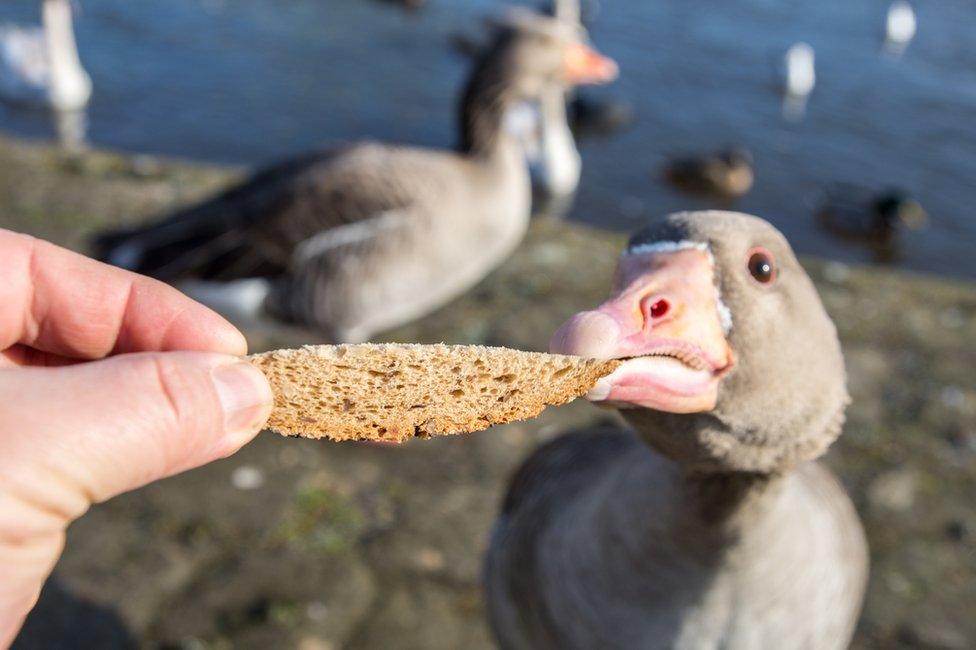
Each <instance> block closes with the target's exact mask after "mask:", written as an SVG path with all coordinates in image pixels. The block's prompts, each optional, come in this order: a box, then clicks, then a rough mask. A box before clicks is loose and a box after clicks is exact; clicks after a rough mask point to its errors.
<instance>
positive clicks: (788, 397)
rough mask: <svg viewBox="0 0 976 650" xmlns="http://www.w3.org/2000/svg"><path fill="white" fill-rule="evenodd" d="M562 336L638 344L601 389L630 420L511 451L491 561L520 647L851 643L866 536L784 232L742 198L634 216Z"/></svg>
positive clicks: (833, 368) (598, 351)
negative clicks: (714, 207) (621, 245)
mask: <svg viewBox="0 0 976 650" xmlns="http://www.w3.org/2000/svg"><path fill="white" fill-rule="evenodd" d="M551 348H552V351H553V352H559V353H563V354H577V355H582V356H586V357H595V358H621V359H626V361H625V362H624V363H623V365H621V367H620V368H618V369H617V370H616V371H615V372H614V373H613V374H611V375H610V376H609V377H606V378H605V379H603V380H601V381H600V382H599V383H598V385H597V386H595V387H594V388H593V390H592V391H591V392H590V394H589V395H588V398H589V399H591V400H592V401H594V402H596V403H598V404H601V405H603V406H607V407H612V408H616V409H619V410H620V413H621V414H622V415H623V416H624V418H625V419H626V420H627V421H628V422H629V423H630V425H631V426H632V427H633V428H632V430H629V431H628V430H615V429H603V430H591V431H578V432H575V433H571V434H569V435H566V436H564V437H562V438H559V439H557V440H556V441H554V442H552V443H549V444H547V445H545V446H543V447H542V448H541V449H539V450H538V451H537V452H536V453H535V454H534V455H533V456H531V457H530V458H529V460H528V461H526V462H525V463H524V464H523V466H522V467H521V468H520V469H519V470H518V472H517V473H516V475H515V477H514V478H513V479H512V481H511V485H510V487H509V490H508V494H507V496H506V497H505V501H504V505H503V508H502V513H501V515H500V517H499V519H498V522H497V523H496V526H495V530H494V533H493V536H492V540H491V543H490V547H489V550H488V554H487V561H486V567H485V582H486V587H487V600H488V606H489V611H490V618H491V625H492V629H493V630H494V633H495V635H496V638H497V639H498V641H499V642H500V644H501V646H502V647H503V648H506V649H513V648H536V649H538V648H560V649H575V648H580V649H582V648H621V649H623V648H688V649H696V650H697V649H700V648H726V649H733V650H735V649H746V648H812V649H815V650H821V649H835V648H838V649H839V648H845V647H847V644H848V642H849V641H850V638H851V635H852V633H853V630H854V625H855V622H856V621H857V618H858V614H859V612H860V609H861V602H862V599H863V595H864V589H865V583H866V578H867V548H866V543H865V539H864V534H863V530H862V528H861V524H860V522H859V520H858V517H857V514H856V513H855V510H854V508H853V506H852V504H851V502H850V500H849V499H848V497H847V496H846V494H845V493H844V491H843V489H842V488H841V486H840V484H839V483H838V482H837V480H836V479H835V478H834V477H833V476H832V475H831V474H830V473H829V472H828V471H827V470H826V469H825V468H824V467H822V466H821V465H819V464H818V463H817V462H816V460H815V459H816V458H817V457H818V456H820V455H821V454H822V453H823V452H824V451H825V450H826V449H827V447H828V446H829V445H830V444H831V443H832V442H833V441H834V439H835V438H836V437H837V436H838V435H839V434H840V431H841V426H842V423H843V420H844V409H845V407H846V405H847V403H848V395H847V390H846V388H845V373H844V362H843V358H842V355H841V349H840V344H839V342H838V340H837V334H836V331H835V329H834V326H833V323H832V322H831V321H830V319H829V317H828V316H827V314H826V312H825V311H824V308H823V306H822V304H821V302H820V299H819V297H818V295H817V292H816V289H815V288H814V286H813V283H812V282H811V281H810V279H809V278H808V277H807V275H806V273H805V272H804V271H803V269H802V267H801V266H800V265H799V263H798V262H797V260H796V258H795V257H794V255H793V252H792V250H791V249H790V246H789V244H788V243H787V242H786V240H785V238H784V237H783V236H782V235H781V234H780V233H779V232H778V231H777V230H775V229H774V228H773V227H772V226H770V225H769V224H768V223H766V222H764V221H762V220H760V219H758V218H755V217H751V216H748V215H743V214H739V213H732V212H718V211H710V212H694V213H680V214H675V215H671V216H669V217H667V218H664V219H661V220H659V221H657V222H656V223H654V224H653V225H651V226H649V227H648V228H646V229H644V230H642V231H640V232H638V233H637V234H635V235H634V236H633V237H632V238H631V240H630V243H629V244H628V246H627V248H626V250H625V251H624V253H623V255H622V256H621V258H620V263H619V266H618V270H617V275H616V279H615V283H614V287H613V290H612V292H611V295H610V296H609V298H608V299H607V301H606V302H604V303H603V304H602V305H600V306H599V307H597V308H595V309H593V310H591V311H584V312H581V313H579V314H576V315H575V316H573V317H572V318H571V319H570V320H569V321H568V322H567V323H566V324H565V325H563V326H562V327H561V328H560V329H559V330H558V331H557V332H556V334H555V335H554V337H553V339H552V344H551Z"/></svg>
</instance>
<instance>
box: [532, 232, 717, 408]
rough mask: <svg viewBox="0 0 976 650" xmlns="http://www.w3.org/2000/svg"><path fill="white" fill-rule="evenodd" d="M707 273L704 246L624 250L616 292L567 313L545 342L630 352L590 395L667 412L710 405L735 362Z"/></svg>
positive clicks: (600, 354) (605, 354)
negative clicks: (596, 304) (588, 307)
mask: <svg viewBox="0 0 976 650" xmlns="http://www.w3.org/2000/svg"><path fill="white" fill-rule="evenodd" d="M712 276H713V270H712V261H711V256H710V255H709V254H708V252H707V251H705V250H700V249H697V248H686V249H682V250H676V251H670V252H660V251H656V252H648V253H640V252H637V253H628V254H625V255H624V257H623V258H622V259H621V262H620V267H619V269H618V272H617V281H616V287H615V293H614V295H613V296H612V297H611V298H610V299H609V300H608V301H606V302H605V303H603V304H602V305H600V306H599V307H597V308H596V309H594V310H591V311H585V312H580V313H578V314H576V315H575V316H573V317H572V318H571V319H569V321H567V322H566V323H565V324H564V325H563V326H562V327H560V328H559V330H558V331H557V332H556V333H555V335H553V338H552V342H551V343H550V349H551V350H552V351H553V352H557V353H560V354H575V355H579V356H584V357H593V358H602V359H607V358H614V359H627V361H625V362H624V363H623V364H621V366H620V367H619V368H618V369H617V370H616V371H614V372H613V373H612V374H610V375H609V376H607V377H604V378H603V379H601V380H600V381H599V382H598V383H597V385H596V386H594V388H593V390H591V391H590V393H589V394H588V395H587V397H588V398H589V399H590V400H592V401H595V402H603V403H606V404H608V405H613V406H638V407H643V408H651V409H655V410H659V411H668V412H671V413H696V412H703V411H710V410H712V409H714V408H715V404H716V401H717V399H718V384H719V381H720V379H721V378H722V377H723V376H724V375H725V373H726V372H727V371H728V370H729V369H730V368H731V367H732V364H733V361H732V359H733V356H732V351H731V349H730V347H729V344H728V342H727V340H726V333H725V329H726V325H727V323H723V320H722V317H721V311H720V309H721V304H720V299H719V296H718V292H717V291H716V289H715V285H714V281H713V277H712Z"/></svg>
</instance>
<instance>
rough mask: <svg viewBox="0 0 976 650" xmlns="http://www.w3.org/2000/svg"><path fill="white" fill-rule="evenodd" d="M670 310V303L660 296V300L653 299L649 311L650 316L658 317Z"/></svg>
mask: <svg viewBox="0 0 976 650" xmlns="http://www.w3.org/2000/svg"><path fill="white" fill-rule="evenodd" d="M670 310H671V305H670V304H669V303H668V301H667V300H665V299H664V298H661V299H660V300H655V301H654V303H653V304H651V308H650V310H649V312H650V314H651V318H653V319H658V318H663V317H664V316H665V315H667V313H668V312H669V311H670Z"/></svg>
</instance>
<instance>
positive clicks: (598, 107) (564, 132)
mask: <svg viewBox="0 0 976 650" xmlns="http://www.w3.org/2000/svg"><path fill="white" fill-rule="evenodd" d="M546 11H547V12H549V13H551V15H553V17H555V18H556V19H558V20H561V21H563V23H565V24H566V25H569V26H572V27H573V28H575V29H579V30H583V24H582V15H583V14H582V9H581V6H580V2H579V0H555V1H554V2H553V3H552V5H551V7H550V8H549V9H547V10H546ZM614 74H616V73H614ZM575 91H576V89H575V87H569V88H567V87H566V86H561V85H551V86H550V87H549V88H547V89H546V91H545V92H544V93H543V94H542V95H541V96H540V97H539V98H538V99H537V100H535V101H532V102H528V103H526V104H524V105H523V106H522V107H521V116H520V123H521V128H520V129H519V133H520V138H521V140H522V141H523V146H524V148H525V155H526V160H527V162H528V165H529V171H530V174H531V176H532V195H533V212H534V213H536V214H544V215H549V216H562V215H563V214H565V213H566V212H568V210H569V207H570V205H571V203H572V199H573V196H574V195H575V193H576V189H577V187H578V186H579V180H580V174H581V172H582V159H581V157H580V154H579V150H578V149H577V146H576V135H577V134H578V133H579V132H584V131H589V132H595V131H603V132H607V131H609V130H613V129H614V128H617V127H619V126H620V121H621V120H620V118H621V116H622V115H623V113H625V112H626V111H623V112H622V111H621V110H619V107H618V104H619V103H614V102H606V101H604V102H595V101H593V100H587V99H585V98H581V97H579V96H578V95H576V92H575ZM567 102H568V104H567ZM624 117H626V116H624Z"/></svg>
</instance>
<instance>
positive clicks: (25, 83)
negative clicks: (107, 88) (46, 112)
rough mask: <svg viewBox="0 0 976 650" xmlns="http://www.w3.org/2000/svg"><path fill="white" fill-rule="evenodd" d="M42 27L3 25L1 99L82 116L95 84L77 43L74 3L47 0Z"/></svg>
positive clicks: (42, 17)
mask: <svg viewBox="0 0 976 650" xmlns="http://www.w3.org/2000/svg"><path fill="white" fill-rule="evenodd" d="M41 22H42V27H21V26H18V25H0V99H3V100H5V101H8V102H10V103H15V104H26V105H33V106H43V107H49V108H53V109H55V110H58V111H77V110H80V109H82V108H84V107H85V106H86V105H87V104H88V100H89V99H90V98H91V93H92V82H91V78H90V77H89V76H88V73H86V72H85V69H84V68H83V67H82V65H81V60H80V59H79V57H78V47H77V45H76V43H75V34H74V27H73V25H72V16H71V0H43V2H42V4H41Z"/></svg>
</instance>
